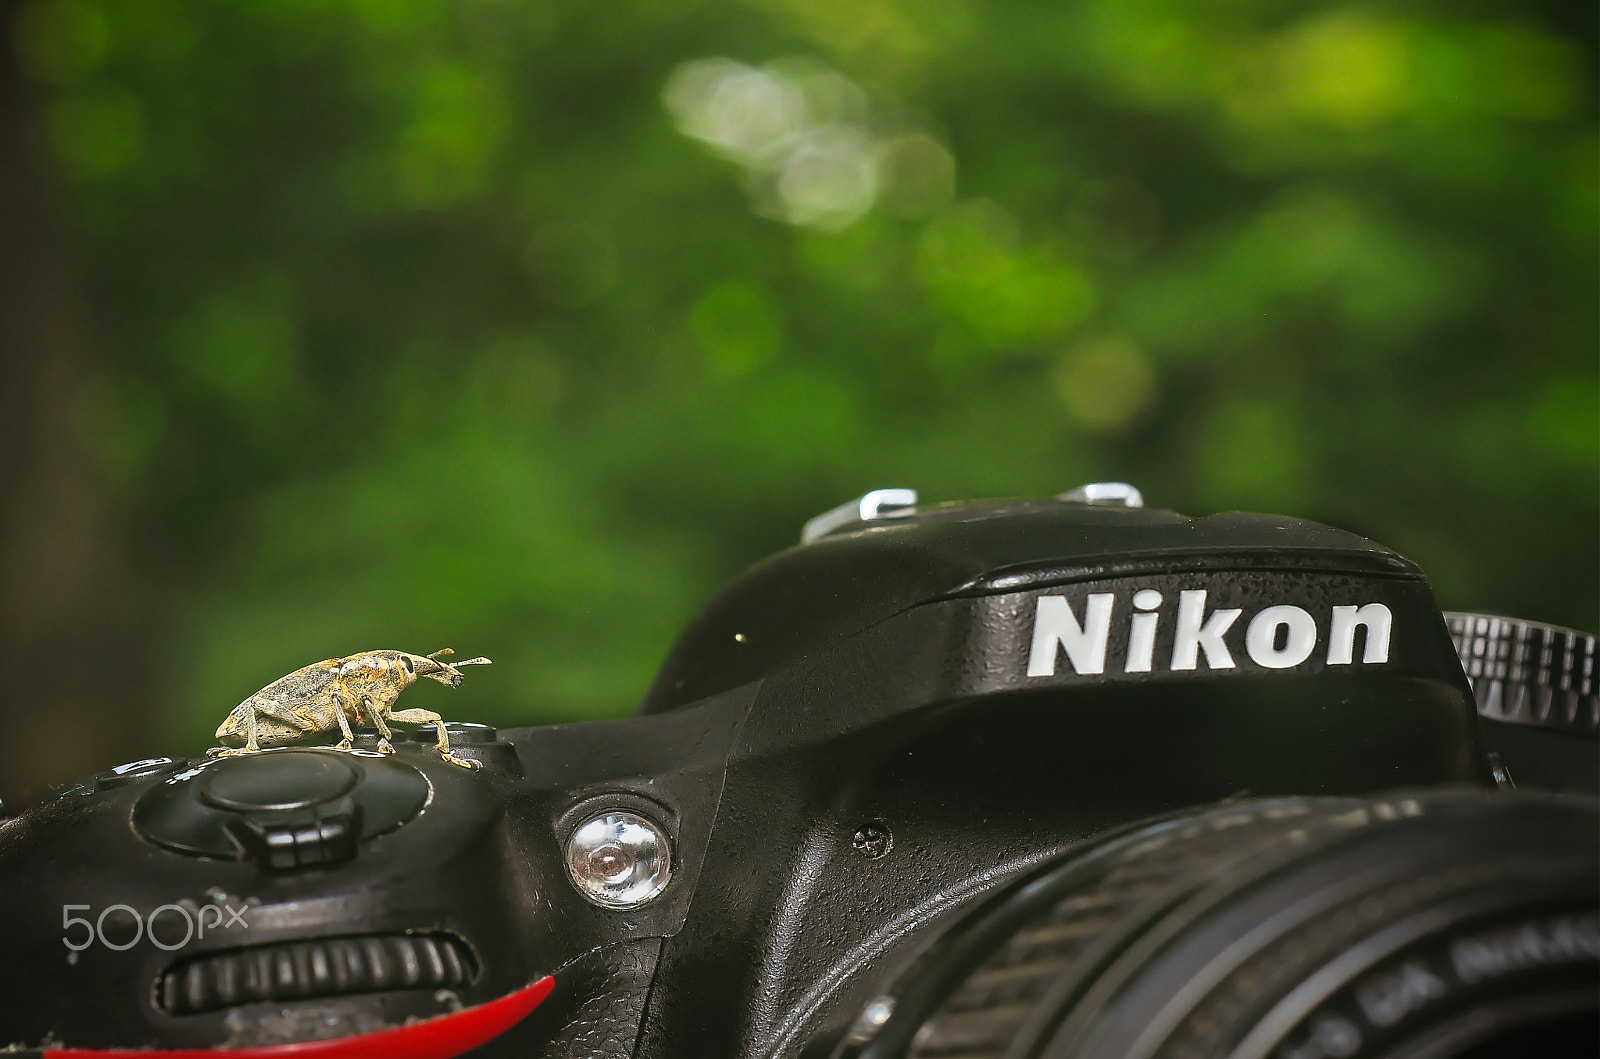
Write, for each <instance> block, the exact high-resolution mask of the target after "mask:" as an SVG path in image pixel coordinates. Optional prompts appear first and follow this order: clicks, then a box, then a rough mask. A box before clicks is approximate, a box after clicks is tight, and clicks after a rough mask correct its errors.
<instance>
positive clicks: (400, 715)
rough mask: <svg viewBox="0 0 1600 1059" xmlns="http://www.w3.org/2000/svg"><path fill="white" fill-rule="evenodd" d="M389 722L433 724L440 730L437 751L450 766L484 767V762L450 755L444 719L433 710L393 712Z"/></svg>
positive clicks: (390, 713)
mask: <svg viewBox="0 0 1600 1059" xmlns="http://www.w3.org/2000/svg"><path fill="white" fill-rule="evenodd" d="M389 720H391V721H400V722H402V723H404V724H432V725H434V726H435V727H436V728H438V729H439V742H438V743H437V744H436V749H437V750H438V751H439V756H440V757H442V758H444V759H445V760H446V761H448V762H450V764H452V765H460V766H461V767H462V768H464V769H478V768H482V767H483V762H481V761H472V760H470V759H464V758H458V757H456V756H455V755H454V754H452V753H450V736H449V735H447V734H446V733H445V730H444V718H443V717H440V716H439V715H438V714H437V713H434V712H433V711H432V710H399V711H394V710H391V711H390V712H389Z"/></svg>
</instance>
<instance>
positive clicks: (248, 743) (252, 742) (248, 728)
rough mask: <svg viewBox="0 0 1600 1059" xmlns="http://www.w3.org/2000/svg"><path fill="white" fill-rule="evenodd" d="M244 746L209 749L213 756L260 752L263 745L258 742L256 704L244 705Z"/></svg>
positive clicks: (237, 755)
mask: <svg viewBox="0 0 1600 1059" xmlns="http://www.w3.org/2000/svg"><path fill="white" fill-rule="evenodd" d="M244 731H245V740H244V746H241V747H220V746H219V747H214V748H212V749H211V750H209V751H207V753H208V754H210V755H211V756H212V757H239V756H241V755H244V754H259V753H260V752H261V747H260V746H259V745H257V743H256V709H255V707H254V706H248V705H247V706H245V707H244Z"/></svg>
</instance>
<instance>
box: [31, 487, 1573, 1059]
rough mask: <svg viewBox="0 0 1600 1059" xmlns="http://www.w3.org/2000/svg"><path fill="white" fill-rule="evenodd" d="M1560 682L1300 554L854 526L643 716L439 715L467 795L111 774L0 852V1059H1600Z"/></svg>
mask: <svg viewBox="0 0 1600 1059" xmlns="http://www.w3.org/2000/svg"><path fill="white" fill-rule="evenodd" d="M1594 654H1595V641H1594V639H1593V638H1592V637H1589V636H1585V635H1582V634H1579V633H1573V632H1569V631H1565V630H1560V629H1555V628H1552V627H1549V626H1541V625H1534V624H1529V623H1522V622H1515V621H1510V620H1507V619H1503V618H1492V617H1486V616H1474V615H1442V614H1441V613H1440V612H1439V610H1438V607H1437V605H1436V604H1435V602H1434V598H1433V595H1432V593H1431V592H1430V590H1429V588H1428V585H1427V582H1426V581H1425V580H1424V578H1423V575H1422V573H1421V572H1420V571H1419V570H1418V569H1417V568H1416V567H1415V566H1413V565H1412V564H1411V563H1409V562H1407V561H1406V560H1404V559H1402V558H1401V557H1399V556H1398V555H1395V554H1394V553H1393V552H1390V551H1388V550H1386V549H1384V548H1382V547H1379V546H1378V545H1376V544H1373V543H1372V542H1370V541H1368V540H1365V539H1363V538H1361V537H1357V536H1353V535H1351V534H1348V533H1343V532H1340V531H1338V530H1334V529H1330V528H1328V527H1326V526H1321V525H1317V524H1314V523H1309V522H1304V521H1298V520H1295V519H1290V518H1281V517H1275V516H1268V515H1252V514H1240V513H1229V514H1221V515H1214V516H1211V517H1208V518H1188V517H1185V516H1183V515H1179V514H1176V513H1174V512H1171V511H1163V510H1154V509H1149V508H1145V507H1143V506H1142V505H1141V502H1140V500H1139V497H1138V494H1137V492H1136V491H1135V490H1133V489H1132V488H1130V487H1127V486H1121V485H1116V484H1106V483H1102V484H1099V485H1095V486H1086V487H1084V488H1083V489H1080V490H1077V491H1075V492H1073V493H1070V494H1067V495H1065V496H1063V497H1060V498H1057V499H1052V500H1038V501H1035V500H1029V501H1005V502H992V503H973V504H955V505H942V506H936V507H919V506H918V505H917V501H916V497H915V495H914V494H912V493H910V492H909V491H907V490H880V491H878V492H875V493H870V494H868V495H867V496H865V497H863V498H861V499H860V500H858V501H853V502H851V503H850V504H848V505H845V506H844V507H841V508H839V509H837V510H835V511H832V512H829V513H827V514H826V515H822V516H819V517H818V518H816V519H813V520H812V521H811V522H810V523H808V524H807V526H806V528H805V532H804V536H803V543H802V545H801V546H800V547H797V548H794V549H791V550H789V551H786V552H784V553H782V554H780V555H778V556H775V557H774V558H772V559H770V560H768V561H766V562H765V563H763V564H761V565H759V566H757V567H756V568H755V569H753V570H751V571H750V572H748V573H747V574H745V575H744V576H743V577H741V578H740V579H739V580H738V581H736V582H735V583H734V584H733V585H732V586H731V587H729V588H728V589H727V590H726V591H724V592H723V593H722V594H721V595H720V596H718V597H717V598H716V599H715V600H713V601H712V603H711V604H710V605H709V606H708V607H707V608H706V609H705V611H704V612H703V613H702V614H701V615H700V616H699V617H698V618H697V619H696V620H695V621H694V623H693V624H692V625H691V626H690V627H689V629H688V630H687V631H686V632H685V633H684V635H683V637H682V639H681V640H680V641H679V642H678V644H677V646H676V647H675V649H674V650H673V651H672V653H671V655H670V657H669V658H668V660H667V662H666V664H665V666H664V667H663V669H662V670H661V672H660V675H659V676H658V678H657V679H656V682H655V684H654V686H653V687H652V688H651V689H650V692H649V694H648V696H647V697H646V699H645V702H644V705H643V708H642V710H641V711H640V715H639V716H636V717H632V718H629V719H626V720H617V721H602V722H595V723H588V724H564V725H551V726H547V727H539V728H521V729H513V730H510V731H500V732H496V731H495V730H493V729H491V728H488V727H486V726H483V725H475V724H452V725H449V726H448V728H447V731H448V733H449V736H450V742H451V745H452V747H453V748H455V749H454V752H455V753H456V754H457V755H459V756H461V757H463V758H471V759H472V760H474V761H476V762H478V763H479V764H480V765H481V768H478V769H477V770H469V769H465V768H460V767H456V766H454V765H451V764H449V763H446V762H443V761H441V760H440V758H439V756H438V755H437V754H436V753H434V752H433V750H432V749H431V746H430V745H429V744H431V743H432V742H433V741H434V738H435V734H436V733H434V732H432V731H428V730H419V731H417V732H416V733H414V735H413V737H412V741H410V742H401V744H400V746H399V750H398V752H397V753H394V754H387V755H386V754H381V753H378V752H377V749H376V743H375V741H374V740H375V736H374V737H366V738H365V740H363V739H362V738H359V737H358V739H357V742H356V747H355V750H354V751H348V752H339V751H336V750H334V749H329V748H326V747H320V748H319V747H311V746H291V747H284V748H279V749H272V750H267V751H263V752H260V753H254V754H247V755H242V756H234V757H217V758H208V759H200V760H189V761H185V760H174V759H167V758H158V759H153V760H147V761H138V762H133V763H131V764H128V765H124V766H122V767H120V768H117V769H113V770H111V771H109V772H105V773H102V774H100V775H98V776H94V777H90V778H88V779H84V780H81V781H78V782H76V783H73V784H69V785H67V786H66V787H64V788H62V789H60V790H59V791H58V792H57V793H56V794H55V795H54V796H53V797H52V798H51V799H49V800H47V801H46V802H44V803H43V804H41V805H39V806H36V807H34V808H33V809H31V810H30V811H28V812H26V813H24V814H22V815H20V816H17V817H15V818H12V819H10V820H8V821H6V822H5V823H3V824H0V898H3V900H4V928H5V929H4V934H3V942H0V975H3V980H0V1048H3V1047H4V1046H5V1045H11V1046H12V1047H13V1049H15V1050H18V1051H20V1052H23V1053H32V1052H43V1053H44V1054H45V1055H46V1056H50V1055H55V1056H58V1057H60V1059H67V1057H68V1056H74V1057H80V1056H81V1057H87V1056H92V1055H94V1054H97V1053H113V1052H115V1053H133V1052H137V1053H138V1055H140V1056H146V1057H151V1059H154V1057H158V1056H162V1055H168V1054H182V1055H183V1056H185V1057H186V1059H192V1057H196V1056H200V1055H206V1056H219V1055H220V1056H224V1057H231V1056H241V1057H249V1059H271V1057H279V1056H281V1057H285V1059H331V1057H335V1056H361V1055H382V1056H406V1057H410V1059H444V1057H447V1056H452V1055H458V1054H462V1053H464V1052H468V1051H472V1054H474V1055H482V1056H506V1057H511V1056H516V1057H529V1059H533V1057H547V1059H556V1057H579V1056H583V1057H594V1056H623V1057H625V1056H636V1057H639V1059H678V1057H706V1056H740V1057H757V1056H760V1057H791V1059H847V1057H850V1059H887V1057H915V1059H934V1057H944V1059H957V1057H961V1059H978V1057H995V1059H1000V1057H1024V1056H1027V1057H1082V1059H1147V1057H1172V1059H1177V1057H1231V1059H1350V1057H1379V1056H1383V1057H1393V1059H1400V1057H1409V1059H1423V1057H1428V1059H1435V1057H1446V1056H1454V1057H1463V1059H1465V1057H1473V1059H1486V1057H1489V1056H1551V1055H1583V1056H1593V1055H1594V1054H1596V1047H1597V1037H1596V1027H1597V1024H1600V1010H1597V1001H1600V929H1597V922H1596V905H1597V894H1600V815H1597V809H1596V805H1597V803H1596V800H1595V789H1596V783H1597V768H1596V746H1595V736H1596V730H1597V720H1600V702H1597V699H1596V695H1595V690H1594V683H1593V681H1594ZM1463 659H1464V660H1465V663H1466V664H1465V666H1463V661H1462V660H1463ZM1512 788H1516V789H1512ZM473 1049H477V1050H476V1051H473Z"/></svg>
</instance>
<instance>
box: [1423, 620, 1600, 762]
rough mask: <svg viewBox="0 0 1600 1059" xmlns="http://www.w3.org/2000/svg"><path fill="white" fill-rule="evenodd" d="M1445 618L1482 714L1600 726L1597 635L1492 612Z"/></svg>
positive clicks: (1571, 726)
mask: <svg viewBox="0 0 1600 1059" xmlns="http://www.w3.org/2000/svg"><path fill="white" fill-rule="evenodd" d="M1445 620H1446V621H1447V622H1448V623H1449V625H1450V638H1451V640H1453V641H1454V642H1455V645H1456V653H1457V654H1459V655H1460V656H1461V665H1462V667H1463V668H1464V669H1466V671H1467V678H1468V679H1469V680H1471V681H1472V691H1473V695H1474V696H1475V697H1476V698H1477V700H1478V712H1479V713H1481V714H1482V715H1483V716H1485V717H1489V718H1492V719H1494V720H1496V721H1508V722H1510V723H1512V724H1527V725H1535V726H1537V727H1540V728H1555V729H1558V730H1560V731H1564V732H1576V733H1578V734H1580V735H1589V736H1592V735H1596V734H1597V733H1600V696H1597V695H1596V694H1595V672H1594V669H1595V657H1594V656H1595V640H1594V637H1593V636H1590V635H1588V634H1587V633H1581V632H1576V631H1574V630H1572V629H1563V628H1559V627H1558V626H1555V625H1542V624H1540V623H1538V622H1532V621H1518V620H1516V619H1514V618H1499V617H1495V616H1494V615H1491V614H1451V613H1446V614H1445Z"/></svg>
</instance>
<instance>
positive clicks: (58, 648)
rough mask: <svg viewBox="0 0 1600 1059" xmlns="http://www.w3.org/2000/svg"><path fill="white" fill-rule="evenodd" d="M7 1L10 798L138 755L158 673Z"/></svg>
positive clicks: (152, 738)
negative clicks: (106, 475) (148, 657)
mask: <svg viewBox="0 0 1600 1059" xmlns="http://www.w3.org/2000/svg"><path fill="white" fill-rule="evenodd" d="M20 6H21V5H20V4H19V3H17V2H15V0H0V29H3V30H4V34H3V36H0V379H3V380H4V386H3V389H0V454H3V457H4V460H5V471H6V473H5V477H4V488H3V489H0V650H4V652H5V656H6V661H5V662H4V663H3V664H0V672H3V674H4V676H3V677H0V733H3V734H0V797H3V798H4V799H5V800H6V803H7V805H8V806H11V807H15V806H17V805H18V804H19V803H21V804H25V803H27V802H29V801H32V800H35V799H37V798H38V797H39V796H40V795H41V794H42V793H43V792H44V790H45V789H46V788H47V787H48V785H50V784H52V783H55V782H59V781H61V780H64V779H68V778H70V777H72V776H74V775H77V774H80V773H83V772H87V771H91V770H94V769H97V768H103V767H106V766H107V765H109V764H116V763H117V762H119V761H123V760H127V759H129V758H130V757H136V756H138V754H139V752H140V751H142V750H147V749H149V748H150V747H151V746H152V745H153V744H154V743H155V742H156V741H158V738H159V733H148V732H146V731H145V730H144V729H145V728H146V727H148V725H147V724H146V723H145V722H146V719H147V718H148V717H149V713H148V710H147V708H146V707H147V704H148V701H149V692H148V688H149V677H150V671H149V667H148V665H147V664H146V663H145V661H144V648H145V645H146V644H147V643H148V642H149V639H150V638H149V636H148V635H147V633H146V631H145V625H146V624H147V619H145V618H143V617H142V616H141V615H139V614H137V613H136V610H137V609H139V597H140V596H142V595H144V593H142V592H140V591H138V590H137V589H136V587H135V586H136V585H137V583H138V579H137V578H136V577H134V576H132V574H131V571H130V569H129V566H128V564H127V563H126V562H125V561H124V559H123V558H122V556H123V551H122V549H121V548H120V547H119V542H118V541H117V540H116V539H115V533H114V532H113V527H112V522H111V512H110V510H109V507H108V497H107V494H106V488H105V484H104V482H103V481H102V480H101V478H100V476H99V475H98V474H97V471H96V467H95V462H94V460H93V459H92V456H91V454H90V453H89V452H88V451H86V448H85V445H84V444H83V438H84V437H85V435H86V431H85V430H84V425H85V424H84V423H83V421H82V416H83V415H84V414H85V413H86V412H87V411H88V409H87V404H86V401H85V397H86V396H87V391H88V389H89V387H90V385H91V384H92V382H93V378H94V367H93V361H92V358H91V355H90V327H89V324H88V315H87V312H86V307H85V304H84V301H83V299H82V297H81V295H80V292H79V290H78V286H77V283H76V280H75V278H74V276H73V274H72V269H71V267H70V253H69V252H68V250H67V247H66V241H65V239H64V232H63V229H62V226H61V225H60V224H59V223H58V221H57V214H56V210H55V209H54V207H55V205H56V202H55V194H54V188H53V187H52V186H51V184H50V182H49V180H48V162H47V155H46V154H45V151H44V148H43V137H42V134H41V132H40V124H39V115H40V104H41V102H42V99H41V96H42V93H41V92H40V91H39V90H38V89H37V88H36V87H35V86H33V85H32V84H30V83H29V82H28V80H27V79H26V78H25V77H24V75H23V73H22V71H21V70H20V69H19V67H18V63H17V58H16V53H15V51H14V48H13V46H12V39H13V33H12V28H13V26H14V25H15V23H16V13H17V11H18V9H19V8H20Z"/></svg>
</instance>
